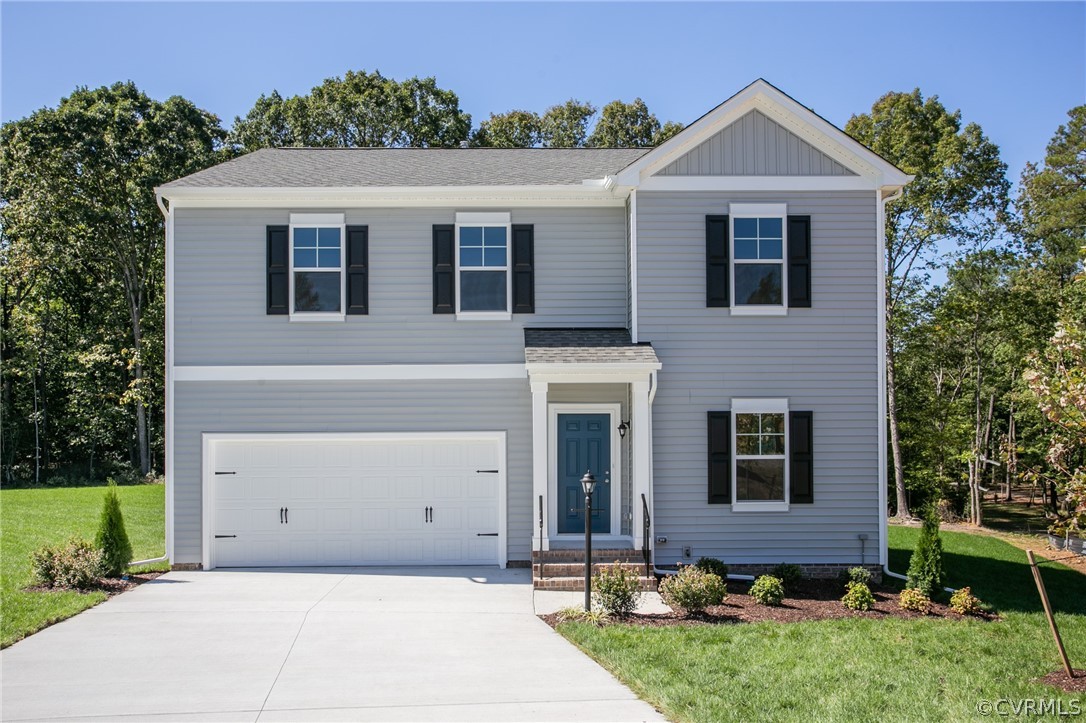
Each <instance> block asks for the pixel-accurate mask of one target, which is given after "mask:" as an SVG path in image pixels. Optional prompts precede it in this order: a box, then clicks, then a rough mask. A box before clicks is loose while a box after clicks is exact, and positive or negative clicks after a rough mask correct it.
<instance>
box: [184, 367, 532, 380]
mask: <svg viewBox="0 0 1086 723" xmlns="http://www.w3.org/2000/svg"><path fill="white" fill-rule="evenodd" d="M173 371H174V374H173V378H174V381H177V382H251V381H283V382H311V381H312V382H322V381H431V380H446V379H525V378H526V377H527V371H526V370H525V366H524V364H356V365H347V364H306V365H293V366H272V365H261V366H194V365H181V366H175V367H174V368H173Z"/></svg>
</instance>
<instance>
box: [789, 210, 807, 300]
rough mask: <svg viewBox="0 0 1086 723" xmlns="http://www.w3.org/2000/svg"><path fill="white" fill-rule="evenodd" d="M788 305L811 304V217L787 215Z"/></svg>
mask: <svg viewBox="0 0 1086 723" xmlns="http://www.w3.org/2000/svg"><path fill="white" fill-rule="evenodd" d="M788 305H789V306H791V307H800V308H810V306H811V217H810V216H789V217H788Z"/></svg>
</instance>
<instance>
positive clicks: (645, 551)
mask: <svg viewBox="0 0 1086 723" xmlns="http://www.w3.org/2000/svg"><path fill="white" fill-rule="evenodd" d="M641 512H642V515H643V519H644V522H645V529H644V534H642V535H641V554H642V555H644V556H645V577H652V551H651V550H650V549H649V530H650V529H651V528H652V519H651V518H650V517H649V503H648V502H647V501H646V500H645V493H644V492H642V493H641Z"/></svg>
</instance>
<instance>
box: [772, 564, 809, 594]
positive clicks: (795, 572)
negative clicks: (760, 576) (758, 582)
mask: <svg viewBox="0 0 1086 723" xmlns="http://www.w3.org/2000/svg"><path fill="white" fill-rule="evenodd" d="M769 574H770V575H772V576H773V577H775V578H777V579H778V580H780V581H781V584H783V585H784V589H785V590H788V591H789V592H791V591H793V590H795V589H796V584H797V583H798V582H799V581H800V580H802V579H803V568H801V567H800V566H799V565H791V564H789V563H787V562H782V563H781V564H779V565H777V566H776V567H774V568H773V570H772V572H770V573H769Z"/></svg>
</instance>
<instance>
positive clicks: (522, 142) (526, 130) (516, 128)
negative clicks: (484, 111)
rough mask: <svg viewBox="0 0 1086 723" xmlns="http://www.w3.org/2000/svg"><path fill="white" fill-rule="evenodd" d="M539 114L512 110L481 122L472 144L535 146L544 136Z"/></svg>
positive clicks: (496, 146) (503, 146)
mask: <svg viewBox="0 0 1086 723" xmlns="http://www.w3.org/2000/svg"><path fill="white" fill-rule="evenodd" d="M542 132H543V128H542V123H541V121H540V118H539V115H538V114H537V113H534V112H533V111H530V110H511V111H508V112H506V113H499V114H497V115H495V114H493V113H491V114H490V118H488V119H487V120H485V121H483V122H482V123H480V124H479V127H478V128H477V129H476V130H475V133H474V134H472V139H471V144H472V145H473V146H477V147H485V148H534V147H536V146H538V145H539V142H540V140H541V137H542Z"/></svg>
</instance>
